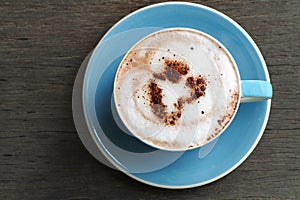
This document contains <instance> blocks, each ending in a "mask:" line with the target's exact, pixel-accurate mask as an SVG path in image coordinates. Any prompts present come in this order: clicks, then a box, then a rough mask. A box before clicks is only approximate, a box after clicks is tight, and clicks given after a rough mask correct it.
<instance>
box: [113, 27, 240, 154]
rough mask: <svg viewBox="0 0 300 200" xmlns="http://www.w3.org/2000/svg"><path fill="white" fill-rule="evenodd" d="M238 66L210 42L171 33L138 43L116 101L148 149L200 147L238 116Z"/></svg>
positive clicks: (189, 33) (124, 67)
mask: <svg viewBox="0 0 300 200" xmlns="http://www.w3.org/2000/svg"><path fill="white" fill-rule="evenodd" d="M239 98H240V79H239V74H238V72H237V70H236V67H235V65H234V61H233V60H232V58H231V57H230V55H229V54H228V53H227V51H226V50H225V49H224V47H222V45H220V44H219V43H218V42H216V41H215V40H214V39H213V38H211V37H210V36H207V35H205V34H203V33H201V32H198V31H195V30H191V29H180V28H178V29H166V30H162V31H159V32H156V33H153V34H151V35H149V36H147V37H146V38H144V39H142V40H141V41H139V42H138V43H137V44H136V45H135V46H134V47H133V48H132V49H131V50H130V51H129V52H128V53H127V54H126V55H125V57H124V59H123V60H122V62H121V63H120V66H119V69H118V71H117V74H116V77H115V84H114V99H115V104H116V108H117V111H118V114H119V116H120V118H121V119H122V121H123V123H124V124H125V126H126V127H127V128H128V130H129V131H130V132H132V133H133V134H134V135H135V136H136V137H138V138H139V139H141V140H142V141H144V142H145V143H147V144H149V145H151V146H154V147H157V148H160V149H166V150H185V149H191V148H194V147H198V146H201V145H203V144H205V143H207V142H209V141H211V140H212V139H213V138H215V137H216V136H217V135H218V134H219V133H221V132H222V131H223V130H224V129H225V128H226V126H227V125H228V124H229V122H230V121H231V119H232V118H233V116H234V115H235V113H236V110H237V105H238V102H239Z"/></svg>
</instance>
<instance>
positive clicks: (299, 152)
mask: <svg viewBox="0 0 300 200" xmlns="http://www.w3.org/2000/svg"><path fill="white" fill-rule="evenodd" d="M157 2H161V1H150V0H141V1H138V0H126V1H125V0H124V1H120V0H106V1H91V0H86V1H82V0H72V1H67V0H64V1H50V2H48V1H47V2H46V1H40V0H32V1H22V0H14V1H1V3H0V17H1V20H0V46H1V48H0V74H1V76H0V120H1V123H0V199H78V200H79V199H141V200H142V199H300V123H299V120H300V113H299V108H300V106H299V101H300V98H299V93H300V92H299V91H300V90H299V88H300V83H299V79H300V71H299V65H300V55H299V54H300V53H299V49H300V44H299V41H300V37H299V35H300V2H299V1H297V0H291V1H288V0H286V1H283V0H280V1H279V0H278V1H271V0H270V1H267V0H262V1H218V0H212V1H193V2H196V3H201V4H204V5H207V6H210V7H213V8H215V9H217V10H219V11H221V12H223V13H225V14H226V15H228V16H230V17H231V18H232V19H234V20H235V21H237V22H238V23H239V24H240V25H241V26H242V27H243V28H244V29H245V30H246V31H247V32H248V33H249V34H250V36H251V37H252V38H253V39H254V41H255V42H256V44H257V45H258V47H259V48H260V50H261V52H262V53H263V55H264V58H265V60H266V62H267V65H268V69H269V73H270V76H271V80H272V84H273V87H274V98H273V101H272V109H271V115H270V119H269V123H268V125H267V128H266V131H265V133H264V136H263V138H262V140H261V141H260V143H259V145H258V146H257V148H256V149H255V150H254V152H253V153H252V154H251V156H250V157H249V158H248V159H247V160H246V161H245V162H244V163H243V164H242V165H241V166H240V167H239V168H237V169H236V170H235V171H234V172H232V173H231V174H230V175H228V176H226V177H224V178H222V179H221V180H219V181H217V182H214V183H212V184H209V185H206V186H203V187H198V188H194V189H187V190H164V189H158V188H153V187H150V186H147V185H144V184H141V183H139V182H137V181H134V180H132V179H131V178H128V177H127V176H125V175H123V174H122V173H120V172H118V171H115V170H112V169H110V168H108V167H105V166H103V165H102V164H100V163H99V162H98V161H96V160H95V159H94V158H93V157H92V156H91V155H90V154H89V153H88V152H87V151H86V150H85V148H84V146H83V145H82V144H81V142H80V140H79V137H78V135H77V133H76V130H75V127H74V124H73V119H72V110H71V100H72V99H71V97H72V87H73V82H74V79H75V76H76V73H77V70H78V69H79V66H80V64H81V62H82V61H83V59H84V58H85V56H86V55H87V54H88V53H89V52H90V51H91V50H92V49H93V48H94V47H95V45H96V44H97V42H98V41H99V40H100V38H101V37H102V36H103V34H104V33H105V32H106V31H107V30H108V29H109V28H110V27H111V26H112V25H113V24H115V23H116V22H117V21H118V20H119V19H121V18H122V17H124V16H125V15H127V14H129V13H130V12H132V11H134V10H136V9H138V8H141V7H144V6H146V5H150V4H153V3H157Z"/></svg>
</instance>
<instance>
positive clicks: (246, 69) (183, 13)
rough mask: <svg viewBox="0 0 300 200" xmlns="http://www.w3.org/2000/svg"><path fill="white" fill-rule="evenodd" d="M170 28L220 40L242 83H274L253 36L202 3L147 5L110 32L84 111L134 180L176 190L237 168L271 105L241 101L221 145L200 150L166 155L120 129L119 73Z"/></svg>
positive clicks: (100, 48) (98, 53) (94, 61)
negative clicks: (148, 39) (145, 43)
mask: <svg viewBox="0 0 300 200" xmlns="http://www.w3.org/2000/svg"><path fill="white" fill-rule="evenodd" d="M171 27H186V28H193V29H197V30H200V31H203V32H205V33H208V34H209V35H211V36H213V37H215V38H216V39H217V40H219V41H220V42H221V43H222V44H223V45H224V46H225V47H226V48H227V49H228V50H229V51H230V53H231V54H232V56H233V57H234V59H235V61H236V63H237V65H238V68H239V72H240V75H241V78H242V79H243V80H247V79H256V80H266V81H270V80H269V74H268V71H267V67H266V64H265V61H264V59H263V57H262V55H261V53H260V51H259V49H258V48H257V46H256V45H255V43H254V42H253V40H252V39H251V38H250V36H249V35H248V34H247V33H246V32H245V31H244V30H243V29H242V28H241V27H240V26H239V25H238V24H237V23H235V22H234V21H233V20H231V19H230V18H228V17H227V16H225V15H223V14H222V13H220V12H218V11H216V10H213V9H211V8H208V7H205V6H201V5H198V4H192V3H182V2H170V3H161V4H155V5H152V6H148V7H145V8H143V9H140V10H138V11H136V12H133V13H132V14H130V15H128V16H126V17H125V18H123V19H122V20H120V21H119V22H118V23H117V24H116V25H115V26H113V27H112V28H111V29H110V30H109V31H108V32H107V33H106V34H105V36H104V37H103V38H102V40H101V41H100V42H99V44H98V45H97V47H96V48H95V50H94V52H93V54H92V56H91V59H90V61H89V63H88V66H87V70H86V73H85V77H84V83H83V109H84V115H85V119H86V122H87V125H88V128H89V131H90V133H91V136H92V138H93V139H94V141H95V143H96V145H97V146H98V148H99V149H100V150H101V152H102V153H103V154H104V155H105V156H106V158H107V159H108V160H109V161H110V162H111V163H112V164H113V165H114V166H115V167H116V168H118V169H119V170H121V171H123V172H124V173H126V174H127V175H128V176H130V177H132V178H134V179H136V180H138V181H141V182H143V183H146V184H149V185H153V186H157V187H164V188H173V189H174V188H189V187H196V186H200V185H204V184H207V183H210V182H213V181H215V180H217V179H219V178H221V177H223V176H225V175H226V174H228V173H230V172H231V171H233V170H234V169H235V168H236V167H238V166H239V165H240V164H241V163H242V162H243V161H244V160H245V159H246V158H247V157H248V156H249V155H250V153H251V152H252V151H253V149H254V148H255V146H256V145H257V143H258V142H259V140H260V138H261V136H262V134H263V132H264V129H265V126H266V123H267V120H268V117H269V111H270V106H271V100H268V101H264V102H257V103H244V104H241V105H240V107H239V110H238V113H237V115H236V117H235V119H234V120H233V122H232V124H231V125H230V126H229V127H228V129H227V130H226V131H225V132H224V133H223V134H222V135H221V136H220V137H219V138H218V140H216V141H215V142H214V143H209V144H207V145H205V146H204V147H201V148H198V149H194V150H189V151H186V152H167V151H162V150H157V149H154V148H152V147H149V146H147V145H145V144H144V143H142V142H140V141H139V140H138V139H136V138H135V137H133V136H131V135H130V133H127V132H126V130H124V129H123V128H122V126H120V125H119V123H118V119H117V118H116V115H115V111H114V109H112V107H111V104H112V91H113V81H114V76H115V72H116V70H117V68H118V64H119V63H120V61H121V59H122V57H123V56H124V54H125V53H126V52H127V51H128V50H129V49H130V48H131V47H132V46H133V45H134V44H135V43H136V42H137V41H139V40H140V39H141V38H143V37H144V36H146V35H148V34H150V33H152V32H155V31H157V30H161V29H164V28H171ZM203 152H206V153H203Z"/></svg>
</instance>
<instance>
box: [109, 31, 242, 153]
mask: <svg viewBox="0 0 300 200" xmlns="http://www.w3.org/2000/svg"><path fill="white" fill-rule="evenodd" d="M168 31H190V32H193V33H196V34H200V35H202V36H204V37H207V38H209V39H210V40H211V41H213V42H214V43H216V44H217V45H219V46H221V47H222V50H224V52H225V54H226V55H227V56H228V57H229V59H230V62H231V63H232V66H233V67H234V71H235V73H236V76H237V82H238V83H237V86H238V91H239V92H238V101H237V103H236V107H235V110H234V112H233V114H232V116H231V118H230V120H229V121H228V122H227V124H226V125H225V126H224V127H223V128H222V130H221V131H220V132H218V134H216V135H215V136H213V137H212V138H211V139H209V140H207V141H206V142H203V143H201V144H200V145H195V146H193V147H189V146H188V147H186V148H174V149H173V148H165V147H161V146H158V145H157V146H156V145H154V144H152V143H150V142H147V141H146V140H143V139H142V138H141V137H140V136H139V134H137V131H135V130H133V129H132V128H131V127H130V126H129V125H128V122H127V120H125V119H124V116H123V115H122V114H120V110H119V106H118V105H117V104H118V102H117V101H116V91H117V89H116V87H117V86H116V85H117V84H116V82H117V77H118V73H119V71H120V68H121V65H122V64H123V63H124V61H125V59H126V57H127V56H128V54H129V53H130V52H132V51H134V50H135V48H136V46H138V44H140V43H141V42H142V41H144V40H145V39H147V38H149V37H151V36H153V35H155V34H159V33H162V32H168ZM147 48H148V47H145V49H147ZM150 48H151V47H150ZM241 94H242V91H241V77H240V73H239V69H238V67H237V64H236V62H235V60H234V58H233V56H232V55H231V53H230V52H229V50H228V49H227V48H226V47H225V46H224V45H223V44H222V43H221V42H220V41H218V40H217V39H216V38H214V37H213V36H211V35H210V34H208V33H205V32H203V31H200V30H197V29H193V28H186V27H171V28H163V29H161V30H158V31H155V32H153V33H150V34H148V35H146V36H144V37H143V38H141V39H140V40H139V41H137V42H136V43H135V44H134V45H132V46H131V47H130V49H129V50H128V51H127V52H126V54H125V55H124V56H123V58H122V60H121V62H120V63H119V65H118V68H117V71H116V73H115V78H114V83H113V98H114V107H115V109H116V110H117V114H118V116H119V117H120V119H121V121H122V123H123V125H124V126H125V127H126V128H127V129H128V131H130V133H131V134H132V135H134V137H136V138H137V139H139V140H140V141H141V142H143V143H144V144H146V145H149V146H151V147H153V148H155V149H158V150H164V151H171V152H183V151H190V150H194V149H197V148H200V147H202V146H204V145H206V144H208V143H210V142H212V141H213V140H215V139H216V138H218V137H220V135H222V133H224V132H225V130H226V129H227V128H228V127H229V126H230V124H231V123H232V121H233V119H234V118H235V116H236V113H237V111H238V109H239V105H240V103H241V96H242V95H241Z"/></svg>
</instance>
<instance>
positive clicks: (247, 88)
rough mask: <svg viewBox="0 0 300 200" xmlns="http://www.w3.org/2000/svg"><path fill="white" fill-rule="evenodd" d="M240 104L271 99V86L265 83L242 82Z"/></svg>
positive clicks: (254, 81) (255, 81) (256, 81)
mask: <svg viewBox="0 0 300 200" xmlns="http://www.w3.org/2000/svg"><path fill="white" fill-rule="evenodd" d="M241 88H242V95H241V103H245V102H258V101H264V100H267V99H271V98H272V85H271V83H269V82H267V81H260V80H242V81H241Z"/></svg>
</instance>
